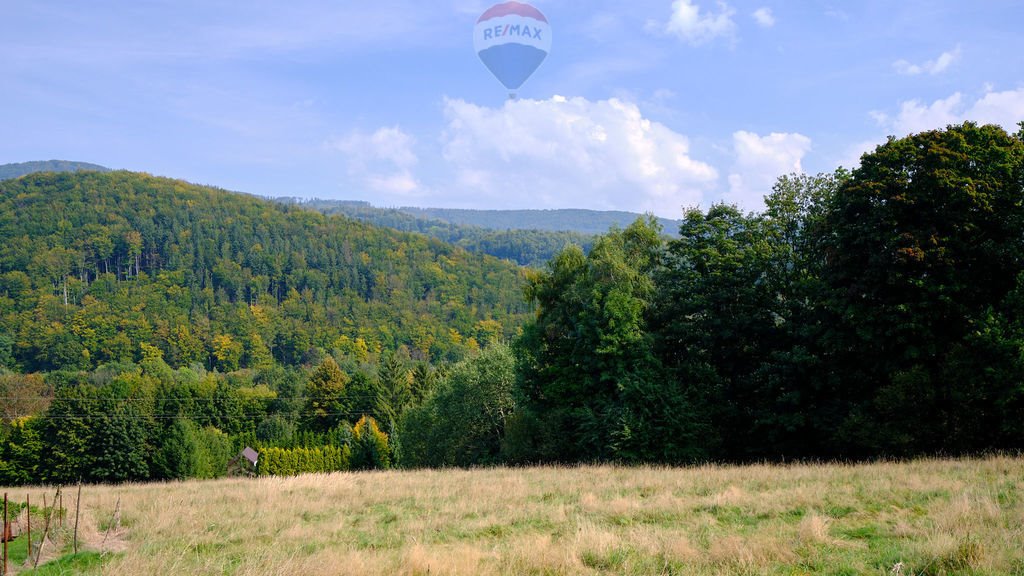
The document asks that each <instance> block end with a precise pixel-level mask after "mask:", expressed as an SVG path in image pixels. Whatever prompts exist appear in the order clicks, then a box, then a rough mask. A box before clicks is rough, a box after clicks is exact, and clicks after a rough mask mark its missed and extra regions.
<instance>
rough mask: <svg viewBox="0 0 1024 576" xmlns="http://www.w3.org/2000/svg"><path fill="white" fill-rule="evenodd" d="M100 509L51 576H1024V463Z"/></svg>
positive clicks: (173, 499) (179, 498)
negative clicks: (78, 549) (81, 549)
mask: <svg viewBox="0 0 1024 576" xmlns="http://www.w3.org/2000/svg"><path fill="white" fill-rule="evenodd" d="M11 492H12V494H17V493H24V492H26V491H25V489H17V490H14V489H12V490H11ZM32 497H33V500H35V499H36V498H37V497H38V498H40V501H41V497H42V490H41V489H40V490H34V491H32ZM72 502H73V500H72ZM118 503H119V504H118ZM82 504H83V511H84V512H83V520H82V528H81V531H82V538H83V539H84V540H85V541H86V547H87V548H88V549H90V550H91V552H92V553H87V554H80V555H79V556H78V557H77V558H67V557H65V558H63V559H61V561H62V564H51V565H50V567H49V568H48V570H47V571H46V572H40V573H45V574H72V573H73V574H217V575H221V574H238V575H257V574H259V575H264V574H266V575H307V574H310V575H315V574H409V575H413V574H422V575H426V574H832V575H845V574H849V575H853V574H879V575H882V574H888V575H893V574H898V575H909V574H973V575H977V574H1020V575H1024V459H1020V458H1006V457H995V458H989V459H984V460H927V461H918V462H911V463H881V464H868V465H852V466H842V465H824V466H812V465H793V466H767V465H765V466H749V467H715V466H705V467H699V468H684V469H667V468H616V467H580V468H568V469H564V468H563V469H559V468H532V469H495V470H478V471H462V470H449V471H419V472H388V473H362V474H336V475H330V476H305V477H299V478H287V479H283V478H268V479H257V480H223V481H210V482H186V483H176V484H150V485H130V486H117V487H86V488H85V490H84V493H83V496H82ZM118 508H119V514H115V511H116V510H117V509H118ZM118 515H119V516H120V520H119V521H117V520H116V517H117V516H118ZM104 539H105V541H103V540H104ZM96 553H99V554H96ZM79 559H80V560H79ZM41 568H42V567H41ZM25 573H31V572H22V574H25Z"/></svg>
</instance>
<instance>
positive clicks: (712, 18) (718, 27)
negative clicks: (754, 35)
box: [649, 0, 736, 46]
mask: <svg viewBox="0 0 1024 576" xmlns="http://www.w3.org/2000/svg"><path fill="white" fill-rule="evenodd" d="M735 15H736V10H734V9H733V8H732V7H731V6H729V5H728V4H726V3H725V2H721V1H720V2H718V11H717V12H716V11H703V10H702V9H701V7H700V6H698V5H697V4H695V3H694V2H693V0H675V1H674V2H673V3H672V16H671V17H670V18H669V21H668V23H667V24H665V25H663V26H661V25H658V24H653V25H649V28H653V29H659V28H660V29H662V30H664V31H665V32H668V33H669V34H674V35H676V36H678V37H679V38H680V39H682V40H684V41H686V42H688V43H690V44H691V45H694V46H697V45H700V44H706V43H708V42H711V41H712V40H715V39H716V38H728V39H735V36H736V23H735V22H734V21H733V16H735Z"/></svg>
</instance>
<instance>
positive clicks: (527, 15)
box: [473, 2, 551, 90]
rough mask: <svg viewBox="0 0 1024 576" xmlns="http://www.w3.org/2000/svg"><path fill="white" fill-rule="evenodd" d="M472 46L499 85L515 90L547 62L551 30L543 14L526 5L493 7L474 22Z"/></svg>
mask: <svg viewBox="0 0 1024 576" xmlns="http://www.w3.org/2000/svg"><path fill="white" fill-rule="evenodd" d="M473 46H474V47H475V48H476V53H477V54H478V55H479V56H480V60H482V61H483V63H484V65H485V66H487V69H488V70H490V71H491V74H494V77H495V78H497V79H498V81H499V82H501V83H502V84H504V85H505V87H506V88H508V89H509V90H518V89H519V87H520V86H522V85H523V83H524V82H526V79H527V78H529V77H530V75H532V74H533V73H534V71H536V70H537V68H538V67H540V65H541V62H543V61H544V59H545V58H547V56H548V51H550V50H551V26H550V25H549V24H548V19H547V18H545V17H544V14H542V13H541V11H540V10H537V9H536V8H534V7H533V6H530V5H529V4H523V3H521V2H504V3H502V4H496V5H494V6H492V7H491V8H489V9H488V10H487V11H486V12H484V13H483V15H482V16H480V19H479V20H477V23H476V28H475V29H474V30H473Z"/></svg>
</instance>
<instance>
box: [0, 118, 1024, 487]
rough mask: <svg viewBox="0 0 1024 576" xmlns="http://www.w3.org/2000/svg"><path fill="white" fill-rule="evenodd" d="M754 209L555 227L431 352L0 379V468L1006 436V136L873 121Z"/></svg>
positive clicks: (1015, 315) (166, 361)
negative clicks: (819, 170)
mask: <svg viewBox="0 0 1024 576" xmlns="http://www.w3.org/2000/svg"><path fill="white" fill-rule="evenodd" d="M5 201H16V198H15V199H7V198H6V197H5ZM766 206H767V208H766V210H765V211H764V212H762V213H744V212H742V211H741V210H739V209H738V208H736V207H734V206H730V205H725V204H718V205H714V206H712V207H710V208H708V209H707V210H700V209H690V210H687V211H686V213H685V217H684V219H683V220H682V224H681V225H680V229H679V235H678V237H675V238H671V239H669V238H667V237H666V236H665V235H664V234H663V231H662V230H661V229H660V226H659V225H658V223H657V222H656V221H655V220H653V219H651V218H646V219H640V220H638V221H636V222H634V223H633V224H632V225H630V226H628V227H626V228H624V229H612V230H611V231H609V232H608V233H607V234H604V235H602V236H600V237H598V238H596V239H595V241H594V244H593V246H592V247H591V249H590V250H589V251H584V250H583V249H581V248H580V247H577V246H569V247H567V248H565V249H564V250H562V251H560V252H559V253H558V254H557V255H556V256H555V257H554V258H553V259H552V260H551V261H550V262H549V263H548V264H547V265H546V267H545V268H544V269H543V270H533V271H526V272H523V274H524V276H523V277H524V281H523V282H522V283H521V284H520V285H518V286H517V289H522V290H524V292H525V295H526V298H525V302H523V303H522V306H524V308H515V307H510V310H516V311H518V310H526V309H532V310H533V314H532V315H530V317H529V319H526V320H523V318H524V316H523V315H513V314H511V313H510V314H509V315H507V316H505V317H503V318H502V320H501V321H500V322H499V321H498V320H496V319H493V318H492V319H489V321H490V322H493V323H495V324H497V325H492V324H489V323H488V320H477V323H478V324H479V325H480V326H481V332H480V340H479V342H480V343H481V344H479V345H477V346H475V347H473V349H471V350H466V351H464V352H463V353H461V354H459V355H457V356H454V355H451V354H442V355H426V354H422V353H421V352H422V351H420V352H416V350H417V348H416V347H415V346H413V345H411V344H410V343H408V342H402V344H400V345H397V346H395V344H396V343H397V342H390V343H389V344H390V346H388V347H385V346H380V347H371V346H366V341H365V340H364V341H363V343H362V344H358V343H357V342H358V341H357V339H353V338H352V337H351V336H349V335H348V334H343V335H342V336H344V338H342V336H339V337H337V338H335V339H334V341H333V342H330V341H329V340H328V341H325V340H319V341H318V342H321V343H326V345H314V346H311V347H310V348H308V349H307V351H306V353H305V354H303V355H301V356H288V357H283V358H282V357H280V356H278V355H276V354H272V355H270V357H269V358H268V361H267V362H264V363H256V364H246V363H245V362H243V363H242V364H244V365H235V366H224V365H218V364H217V363H216V361H215V360H211V361H210V362H209V363H207V364H204V363H194V364H193V365H186V364H184V363H182V362H180V360H178V358H179V357H178V356H175V353H174V348H172V347H169V346H166V345H165V344H164V343H162V342H161V341H159V340H154V341H153V343H152V344H150V343H145V342H143V343H140V345H139V348H138V351H137V352H134V353H133V355H132V356H130V357H128V358H127V359H125V360H123V361H121V362H120V363H117V362H109V361H108V362H105V363H102V364H101V363H97V364H96V365H94V366H92V367H91V368H87V366H89V365H85V364H72V365H70V366H68V365H60V369H54V370H48V371H44V373H42V374H32V373H24V374H19V373H8V374H4V375H0V385H3V386H4V387H5V388H4V390H3V391H0V396H2V397H3V402H4V404H3V406H2V407H3V412H4V413H3V416H4V418H5V425H4V427H3V431H2V437H0V476H2V477H0V483H23V482H33V481H50V482H60V481H67V480H75V479H77V478H78V477H83V478H84V479H86V480H88V481H119V480H130V479H145V478H182V477H205V476H209V475H217V474H222V473H223V471H224V468H225V465H224V463H225V462H226V460H227V459H228V458H229V457H231V456H233V455H234V454H236V453H237V451H238V450H240V449H241V447H242V446H245V445H250V446H254V447H257V448H258V449H259V450H262V451H265V452H266V454H267V455H268V460H267V461H266V462H265V463H264V467H263V468H261V469H260V470H261V473H274V474H292V473H301V472H309V471H329V470H336V469H343V470H350V469H351V470H354V469H368V468H380V467H387V466H399V467H428V466H477V465H494V464H532V463H576V462H622V463H659V464H687V463H698V462H706V461H736V462H743V461H760V460H771V461H778V460H788V459H869V458H879V457H909V456H915V455H942V454H947V455H951V454H970V453H977V452H982V451H988V450H1020V449H1021V448H1022V447H1024V425H1022V422H1024V418H1022V416H1024V354H1022V352H1024V315H1022V311H1024V275H1022V273H1024V131H1022V132H1021V133H1018V134H1015V135H1011V134H1008V133H1006V132H1005V131H1004V130H1002V129H1001V128H998V127H995V126H977V125H974V124H970V123H968V124H964V125H960V126H952V127H949V128H948V129H945V130H937V131H931V132H925V133H921V134H916V135H912V136H909V137H906V138H902V139H895V138H893V139H890V140H889V141H888V142H887V143H885V144H883V145H881V146H879V147H878V148H877V149H876V150H875V151H874V152H872V153H869V154H866V155H865V156H864V157H863V158H862V163H861V166H860V167H859V168H858V169H856V170H854V171H853V172H847V171H845V170H837V171H836V172H834V173H831V174H821V175H817V176H807V175H799V176H798V175H794V176H787V177H783V178H781V179H780V180H779V181H778V182H777V184H776V185H775V187H774V189H773V191H772V192H771V193H770V194H769V195H768V196H767V197H766ZM225 217H226V216H225ZM6 225H7V222H5V221H4V220H3V217H2V216H0V230H2V229H3V228H2V226H6ZM0 254H2V252H0ZM0 261H2V260H0ZM128 266H133V265H128ZM112 280H114V281H115V283H116V282H117V281H116V279H112ZM97 282H98V280H93V281H92V285H95V283H97ZM120 283H121V284H128V285H132V282H131V281H129V280H127V279H125V278H122V279H121V280H120ZM329 285H331V284H329ZM173 287H174V284H173V283H171V284H170V285H168V286H166V287H165V289H166V290H171V289H172V288H173ZM57 288H59V287H57V286H52V285H51V286H45V285H44V286H42V289H43V290H44V291H48V292H49V295H47V297H48V298H50V302H51V306H50V310H51V311H52V310H56V311H58V312H59V311H60V309H61V308H62V303H61V302H60V301H58V302H57V303H56V305H53V302H52V298H55V297H56V296H55V295H58V294H59V292H58V291H57ZM35 290H36V291H37V295H36V296H37V297H39V295H38V291H39V290H40V288H39V287H38V286H37V287H35ZM0 294H3V293H2V292H0ZM6 297H7V298H8V299H10V300H11V301H12V302H14V303H15V304H14V305H15V308H17V302H18V300H17V299H16V298H11V296H9V292H8V296H6ZM223 304H226V305H229V306H230V304H231V301H230V298H228V299H227V300H226V301H225V302H223ZM279 305H281V306H283V303H281V304H279ZM69 306H70V305H69ZM32 309H33V310H34V309H35V307H33V308H32ZM25 310H26V312H25V313H23V316H25V317H27V318H32V317H34V315H35V314H38V312H31V311H29V308H27V307H26V309H25ZM210 310H216V306H214V307H212V308H210ZM211 316H216V314H215V313H211ZM129 317H130V316H129ZM65 318H66V317H65ZM115 318H118V317H117V316H115ZM156 318H157V319H159V316H157V317H156ZM308 321H309V320H307V322H308ZM516 322H518V324H516ZM115 323H116V322H115ZM328 323H329V322H328ZM480 323H482V324H480ZM303 325H305V324H303ZM448 326H449V325H442V327H448ZM513 326H514V327H515V328H514V329H513V328H512V327H513ZM327 329H330V328H327ZM438 329H439V328H438V327H434V330H438ZM463 329H465V328H463ZM510 332H511V333H512V335H511V336H510V335H509V334H510ZM353 335H354V334H353ZM332 344H333V345H332ZM87 349H89V350H91V348H87ZM211 353H212V352H211ZM215 357H216V356H215V355H214V358H215ZM243 357H244V353H243ZM25 372H28V371H25ZM8 390H13V391H14V392H8ZM33 462H34V463H36V466H37V468H34V469H30V468H29V466H30V465H31V463H33ZM321 469H322V470H321ZM26 470H33V471H30V472H26ZM18 474H21V475H20V476H19V475H18Z"/></svg>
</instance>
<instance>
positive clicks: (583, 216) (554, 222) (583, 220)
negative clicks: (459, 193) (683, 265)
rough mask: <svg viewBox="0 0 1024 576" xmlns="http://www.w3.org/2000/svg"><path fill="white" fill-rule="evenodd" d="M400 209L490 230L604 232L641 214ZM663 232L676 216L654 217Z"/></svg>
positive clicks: (674, 227) (671, 228)
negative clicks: (671, 217) (671, 218)
mask: <svg viewBox="0 0 1024 576" xmlns="http://www.w3.org/2000/svg"><path fill="white" fill-rule="evenodd" d="M398 210H399V211H401V212H405V213H406V214H411V215H413V216H416V217H418V218H427V219H434V220H441V221H443V222H450V223H452V224H461V225H469V226H479V227H481V228H488V229H491V230H549V231H563V232H579V233H582V234H604V233H605V232H607V231H608V229H609V228H611V227H612V226H618V227H619V228H625V227H626V226H629V225H630V224H632V223H633V221H635V220H636V219H637V218H639V217H640V216H641V215H640V214H637V213H635V212H621V211H598V210H582V209H570V210H460V209H455V208H410V207H405V208H399V209H398ZM658 223H659V224H661V227H662V229H663V231H664V232H665V233H666V234H672V235H675V234H676V233H677V232H678V231H679V224H680V222H679V221H678V220H670V219H668V218H658Z"/></svg>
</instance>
